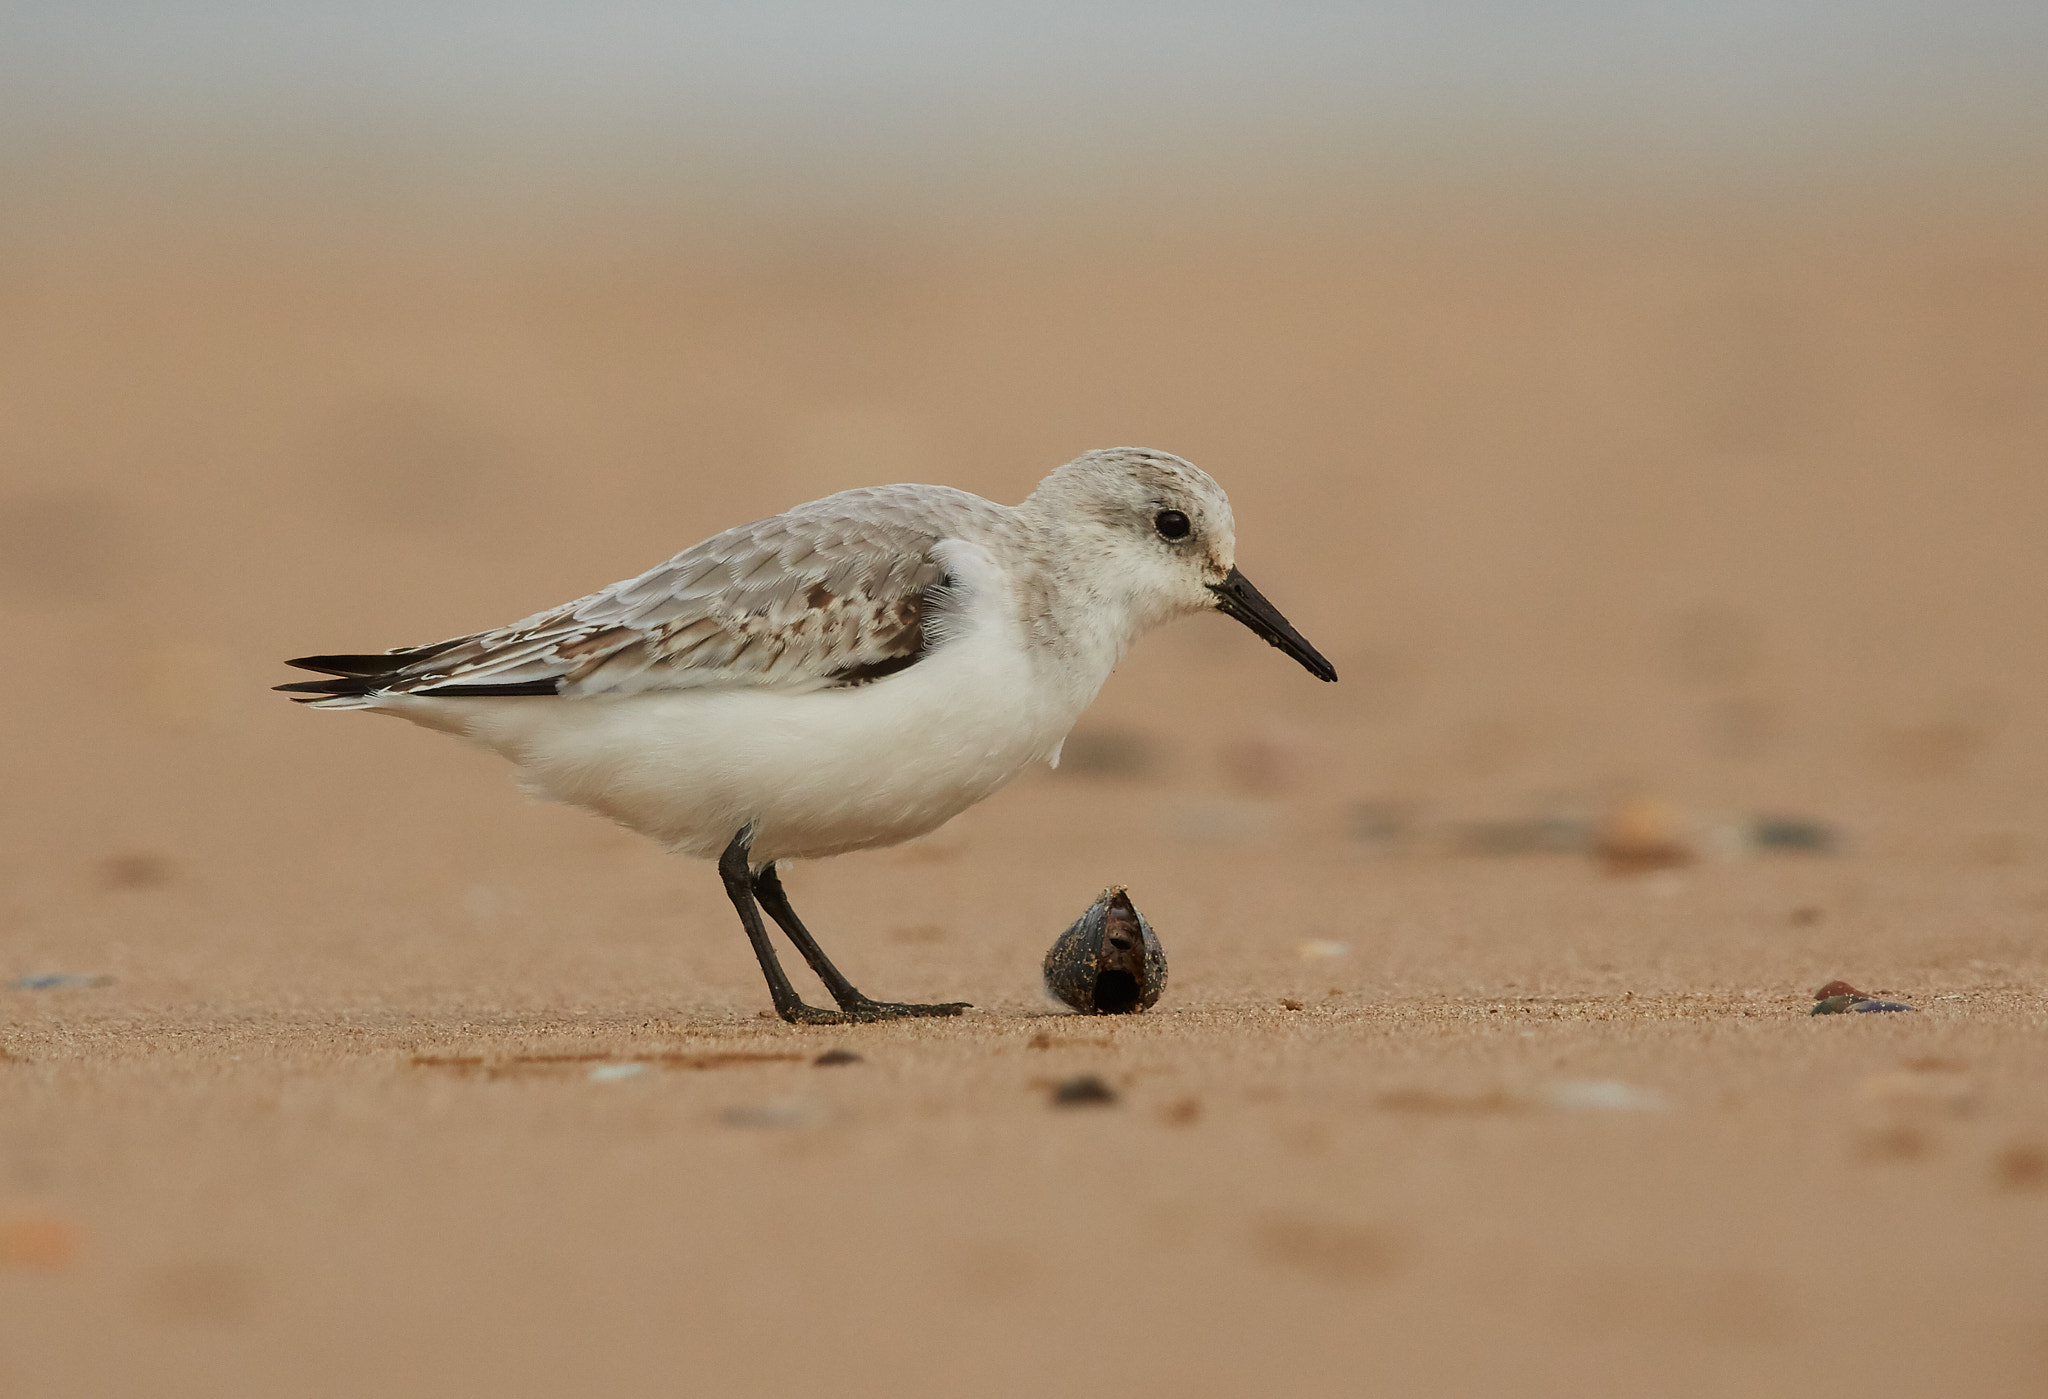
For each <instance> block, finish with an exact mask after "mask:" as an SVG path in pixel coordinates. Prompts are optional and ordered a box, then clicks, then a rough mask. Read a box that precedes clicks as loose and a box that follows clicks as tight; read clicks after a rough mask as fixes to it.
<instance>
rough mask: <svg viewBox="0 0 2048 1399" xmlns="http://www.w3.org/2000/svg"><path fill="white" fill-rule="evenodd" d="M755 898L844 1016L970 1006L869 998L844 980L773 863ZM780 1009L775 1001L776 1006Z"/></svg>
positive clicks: (891, 1015)
mask: <svg viewBox="0 0 2048 1399" xmlns="http://www.w3.org/2000/svg"><path fill="white" fill-rule="evenodd" d="M743 858H744V857H743ZM754 897H755V898H756V899H758V900H760V903H761V907H762V908H764V909H766V910H767V911H768V916H769V917H770V918H773V919H774V920H775V922H776V925H777V926H778V927H780V928H781V929H782V931H783V932H784V933H785V934H786V935H787V936H788V938H789V940H790V943H791V944H792V945H793V946H795V948H796V950H797V951H798V952H801V953H802V954H803V957H804V960H805V961H806V962H809V963H810V964H811V970H812V971H814V972H816V973H817V974H818V980H820V981H822V982H824V983H825V989H826V990H828V991H830V992H831V993H832V999H833V1000H835V1001H837V1002H838V1003H839V1009H840V1010H841V1011H843V1012H844V1013H845V1015H846V1018H847V1019H849V1020H898V1019H902V1018H903V1017H906V1016H912V1015H958V1014H959V1013H960V1012H961V1011H963V1010H966V1009H968V1008H969V1006H968V1003H967V1002H966V1001H949V1002H945V1003H943V1004H939V1005H916V1004H912V1003H907V1002H902V1001H876V1000H870V999H869V998H868V997H866V996H864V995H862V994H861V992H860V989H859V988H858V987H856V986H855V985H854V984H853V983H852V982H850V981H848V980H847V979H846V975H845V973H843V972H841V971H840V970H839V968H837V967H835V966H833V965H832V960H831V958H829V957H827V956H826V955H825V949H824V948H822V947H820V946H818V940H817V939H816V938H814V937H812V936H811V934H810V930H809V929H807V928H805V927H804V925H803V921H802V920H801V919H799V918H798V917H797V916H796V910H795V909H793V908H791V907H790V906H789V895H787V894H785V893H783V892H782V877H781V876H780V875H778V874H777V873H776V872H775V866H774V865H773V864H772V863H770V864H766V865H763V866H761V868H760V871H759V872H758V873H756V874H755V875H754ZM735 902H737V900H735ZM771 955H772V954H771ZM762 966H763V968H764V969H765V968H766V966H767V963H765V962H764V963H762ZM776 974H777V975H780V974H781V968H780V967H777V968H776ZM787 982H788V979H787V978H784V984H785V985H786V984H787ZM769 986H770V989H771V990H772V989H773V987H774V980H773V978H770V981H769ZM780 1008H781V1005H780V1003H779V1002H778V1003H777V1009H778V1010H779V1009H780ZM783 1018H784V1019H787V1018H788V1017H787V1016H785V1017H783Z"/></svg>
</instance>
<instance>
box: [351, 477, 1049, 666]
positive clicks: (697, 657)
mask: <svg viewBox="0 0 2048 1399" xmlns="http://www.w3.org/2000/svg"><path fill="white" fill-rule="evenodd" d="M1009 523H1010V522H1009V520H1008V515H1007V512H1006V511H1004V510H1003V509H1002V508H1001V507H1000V506H996V505H992V504H990V503H989V502H988V501H985V500H982V499H980V498H979V497H977V496H972V495H968V494H967V493H966V492H964V491H955V490H951V489H948V488H944V487H932V486H917V487H904V486H879V487H874V488H871V489H868V490H859V491H846V492H843V493H841V494H839V495H836V496H830V497H827V498H826V499H824V500H820V501H813V502H812V503H811V504H809V505H804V506H799V507H797V508H796V509H795V510H792V511H789V512H788V513H787V514H783V515H776V516H772V517H771V518H769V519H765V520H757V521H755V522H754V523H752V524H749V525H741V526H739V527H738V528H736V529H730V530H727V531H725V533H723V534H719V535H714V536H712V537H711V538H710V539H707V540H705V541H704V542H703V543H701V544H698V545H695V546H693V547H691V548H689V549H686V550H684V551H683V552H682V553H680V554H677V555H676V556H675V557H674V558H672V559H670V560H668V562H666V563H664V564H661V565H660V566H658V567H656V568H652V569H649V570H648V571H647V572H646V573H643V574H641V575H640V576H639V577H637V578H629V579H627V580H626V581H624V582H622V583H615V584H613V585H612V586H611V587H609V588H606V589H605V590H604V591H602V592H598V593H593V594H591V595H590V596H589V597H586V598H581V599H578V600H577V601H575V602H571V603H567V604H564V605H563V606H561V607H556V608H552V609H550V610H548V611H546V612H542V613H538V614H536V615H535V616H532V617H528V618H526V619H525V620H524V621H521V622H515V623H514V624H513V625H511V626H509V627H501V628H499V629H498V630H496V631H488V632H480V633H478V634H477V635H475V636H470V637H465V638H462V639H461V640H460V641H458V642H456V643H455V644H453V645H450V646H447V647H446V648H445V649H442V650H438V651H435V652H434V653H433V654H432V655H431V656H430V657H426V658H423V659H422V660H421V661H420V662H419V663H417V664H415V665H412V666H408V667H406V668H404V669H401V670H398V671H395V672H393V673H392V674H390V675H387V676H380V677H378V678H377V682H376V684H377V688H378V689H381V690H395V691H400V692H408V693H413V694H421V695H431V694H433V693H434V692H435V691H436V690H439V689H442V688H444V687H450V686H459V687H462V688H463V690H464V691H465V692H466V693H472V694H474V693H480V692H483V691H484V690H486V689H488V688H495V687H498V686H504V687H507V688H508V689H511V688H513V687H519V686H527V687H534V686H544V685H545V684H546V682H553V688H554V690H555V692H557V693H559V694H563V695H600V694H621V693H629V692H633V691H641V690H682V689H697V688H705V687H716V686H727V687H730V686H748V687H766V688H773V689H778V690H785V691H792V692H793V691H801V690H812V689H823V688H826V687H828V686H832V685H839V684H849V683H861V682H862V681H863V680H865V679H867V678H871V677H872V676H873V675H875V674H887V673H889V672H890V671H892V670H895V669H900V668H901V667H902V666H904V665H907V664H909V663H910V662H911V661H913V660H915V659H916V658H917V657H918V656H919V655H921V654H922V653H923V652H924V651H925V650H927V649H928V648H929V647H930V646H931V645H933V644H935V643H936V640H937V637H936V636H935V635H934V634H933V625H932V624H933V623H934V622H935V621H938V620H940V614H942V613H943V612H944V611H946V610H947V609H948V608H949V607H950V606H953V605H955V600H954V599H953V598H952V597H951V594H950V587H949V580H947V579H946V576H945V575H946V570H945V565H944V563H943V561H942V560H941V559H939V558H938V557H937V556H936V554H935V552H934V550H935V546H936V545H937V544H938V542H939V541H940V540H941V539H943V538H946V537H947V536H948V535H950V534H953V533H956V532H959V531H960V530H962V529H963V528H964V529H970V530H973V531H975V532H977V533H980V534H984V535H985V534H990V533H1001V532H1003V531H1005V530H1006V528H1007V527H1008V526H1009ZM529 692H531V690H530V689H529Z"/></svg>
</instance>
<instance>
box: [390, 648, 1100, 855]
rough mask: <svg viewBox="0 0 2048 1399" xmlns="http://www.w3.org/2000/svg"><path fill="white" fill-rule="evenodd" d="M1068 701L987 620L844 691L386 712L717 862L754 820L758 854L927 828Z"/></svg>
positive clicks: (1052, 721) (1037, 738)
mask: <svg viewBox="0 0 2048 1399" xmlns="http://www.w3.org/2000/svg"><path fill="white" fill-rule="evenodd" d="M1092 695H1093V691H1092V689H1091V690H1089V691H1088V697H1091V698H1092ZM1076 699H1081V697H1080V696H1078V695H1077V694H1076V691H1075V687H1074V686H1073V685H1072V684H1071V680H1070V678H1069V680H1068V683H1049V682H1048V679H1047V677H1045V676H1044V675H1043V674H1042V673H1040V672H1039V670H1038V667H1037V665H1036V663H1035V662H1034V661H1033V659H1032V657H1031V656H1030V655H1029V654H1028V653H1027V652H1026V651H1025V650H1024V649H1023V648H1021V647H1019V646H1017V645H1016V644H1015V643H1014V641H1013V640H1011V639H1010V638H1007V637H1005V636H1003V634H1002V629H1000V628H996V627H986V628H977V629H975V630H974V631H971V632H969V633H968V634H966V635H963V636H960V637H958V638H957V639H955V640H953V641H951V642H950V643H948V644H947V645H944V646H942V647H939V648H938V649H936V650H934V651H933V652H932V653H931V654H930V655H929V656H928V657H926V658H925V659H924V660H922V661H920V662H919V663H918V664H916V665H914V666H911V667H910V668H909V669H907V670H904V671H902V672H899V673H898V674H896V675H892V676H889V677H887V678H886V679H883V680H879V681H875V682H873V683H871V684H867V685H862V686H857V687H851V688H846V689H824V690H813V691H809V692H804V693H796V694H791V693H778V692H775V691H773V690H764V689H738V688H735V689H699V690H672V691H647V692H642V693H638V694H632V695H620V696H612V697H606V696H594V697H590V698H575V699H549V698H525V699H490V700H460V699H458V700H441V701H432V700H427V701H414V702H413V703H412V704H407V705H401V706H394V712H397V713H399V714H401V715H402V716H403V717H406V718H411V719H414V720H415V721H416V722H420V723H423V724H426V725H428V726H429V727H434V728H441V729H447V730H451V731H455V732H459V733H462V734H463V735H464V736H466V737H468V738H470V739H472V740H474V741H476V742H478V743H481V744H483V745H484V746H486V747H489V748H492V749H494V750H496V751H498V752H500V753H503V754H504V755H505V756H506V757H508V758H511V759H512V760H513V761H514V762H515V763H517V764H518V765H519V768H520V777H521V781H522V783H523V785H525V786H526V787H527V789H528V790H530V791H532V792H534V793H535V794H537V795H541V796H546V797H549V798H552V799H554V800H557V801H564V802H569V803H572V804H574V805H577V806H582V807H586V808H588V809H589V810H591V811H594V812H597V813H599V814H601V815H603V816H606V817H609V818H610V819H612V820H614V821H616V822H618V823H619V824H621V825H623V826H627V827H629V828H631V829H633V830H636V831H639V832H641V833H642V834H645V835H648V836H651V837H653V838H654V839H656V840H659V841H661V842H662V843H663V844H665V845H667V846H669V847H670V848H671V849H674V850H676V851H678V852H679V853H683V854H690V855H698V856H704V857H707V858H709V857H716V856H717V855H718V854H719V852H720V851H722V850H723V849H724V848H725V846H726V845H727V844H728V843H729V842H730V841H731V839H732V837H733V835H734V833H735V832H737V831H738V830H739V829H740V828H741V827H742V826H745V825H748V824H749V823H751V824H752V825H753V826H754V829H755V834H754V844H753V859H754V861H755V862H756V863H764V862H767V861H770V860H777V859H792V858H815V857H819V856H824V855H833V854H839V853H843V852H845V851H849V850H861V849H868V848H872V847H876V846H884V845H893V844H896V843H897V842H899V841H904V840H909V839H911V838H913V837H915V836H919V835H923V834H924V833H926V832H927V831H931V830H934V829H936V828H937V827H938V826H940V825H942V824H944V823H945V822H946V821H947V820H949V819H951V818H952V817H953V816H956V815H958V814H959V813H960V812H961V811H964V810H965V809H966V808H968V807H969V806H972V805H973V804H974V803H976V802H978V801H980V800H982V799H983V798H984V797H987V796H989V795H990V794H991V793H993V792H995V791H996V790H997V789H998V788H1000V787H1002V786H1003V785H1004V784H1005V783H1007V782H1008V781H1010V779H1011V778H1013V777H1015V776H1016V775H1017V774H1018V773H1019V772H1021V771H1022V770H1023V769H1024V768H1025V767H1027V766H1029V765H1030V764H1031V763H1032V762H1034V761H1038V760H1041V759H1045V758H1048V757H1050V756H1051V754H1052V753H1053V752H1054V751H1055V750H1056V749H1057V747H1058V745H1059V743H1060V741H1061V740H1062V739H1063V738H1064V737H1065V735H1066V732H1067V730H1068V729H1069V728H1070V727H1072V724H1073V721H1074V719H1075V718H1076V717H1077V716H1078V714H1079V712H1080V708H1081V707H1082V705H1084V704H1085V702H1086V700H1085V699H1081V702H1080V703H1078V704H1077V703H1076V702H1075V701H1076ZM420 704H426V705H432V706H433V708H434V712H432V713H427V712H418V711H417V710H416V706H418V705H420Z"/></svg>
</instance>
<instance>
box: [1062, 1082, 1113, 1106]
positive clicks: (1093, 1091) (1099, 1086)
mask: <svg viewBox="0 0 2048 1399" xmlns="http://www.w3.org/2000/svg"><path fill="white" fill-rule="evenodd" d="M1052 1101H1053V1106H1054V1107H1063V1108H1070V1107H1083V1106H1086V1105H1089V1104H1107V1103H1113V1102H1115V1101H1116V1090H1115V1089H1114V1088H1111V1087H1110V1086H1109V1085H1108V1084H1106V1083H1104V1082H1103V1081H1102V1080H1101V1079H1099V1078H1097V1077H1096V1076H1095V1075H1094V1074H1075V1075H1074V1076H1073V1077H1072V1078H1069V1079H1062V1080H1061V1081H1060V1082H1059V1083H1058V1084H1056V1085H1054V1087H1053V1090H1052Z"/></svg>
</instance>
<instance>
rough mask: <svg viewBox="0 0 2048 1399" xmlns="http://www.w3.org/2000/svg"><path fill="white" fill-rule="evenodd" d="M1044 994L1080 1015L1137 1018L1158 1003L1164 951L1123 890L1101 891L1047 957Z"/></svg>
mask: <svg viewBox="0 0 2048 1399" xmlns="http://www.w3.org/2000/svg"><path fill="white" fill-rule="evenodd" d="M1045 989H1046V991H1047V993H1049V994H1050V995H1052V996H1053V997H1054V998H1055V999H1057V1000H1059V1001H1061V1002H1062V1003H1064V1004H1066V1005H1069V1006H1072V1007H1073V1008H1074V1009H1075V1010H1078V1011H1080V1012H1081V1013H1082V1014H1083V1015H1135V1014H1136V1013H1138V1012H1139V1011H1145V1010H1150V1009H1151V1008H1152V1007H1153V1006H1155V1005H1157V1004H1159V995H1160V993H1161V992H1162V991H1164V990H1165V989H1166V949H1165V948H1163V947H1161V946H1160V945H1159V937H1158V934H1156V933H1154V932H1153V931H1152V925H1151V924H1150V923H1147V922H1146V921H1145V915H1144V914H1142V913H1140V912H1138V910H1137V908H1136V907H1135V906H1134V905H1133V904H1132V903H1131V896H1130V895H1129V894H1128V893H1127V892H1125V890H1124V888H1123V886H1122V885H1112V886H1111V887H1110V888H1107V889H1105V890H1103V891H1102V897H1100V898H1098V899H1097V900H1096V901H1095V902H1094V903H1093V904H1091V905H1089V908H1088V911H1087V912H1086V913H1084V914H1082V915H1081V916H1080V917H1079V918H1076V919H1075V920H1074V922H1073V924H1072V925H1071V926H1070V927H1068V929H1067V930H1066V931H1065V932H1064V933H1061V934H1060V936H1059V941H1057V942H1055V943H1054V944H1053V945H1052V950H1051V951H1049V952H1047V953H1046V954H1045Z"/></svg>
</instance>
